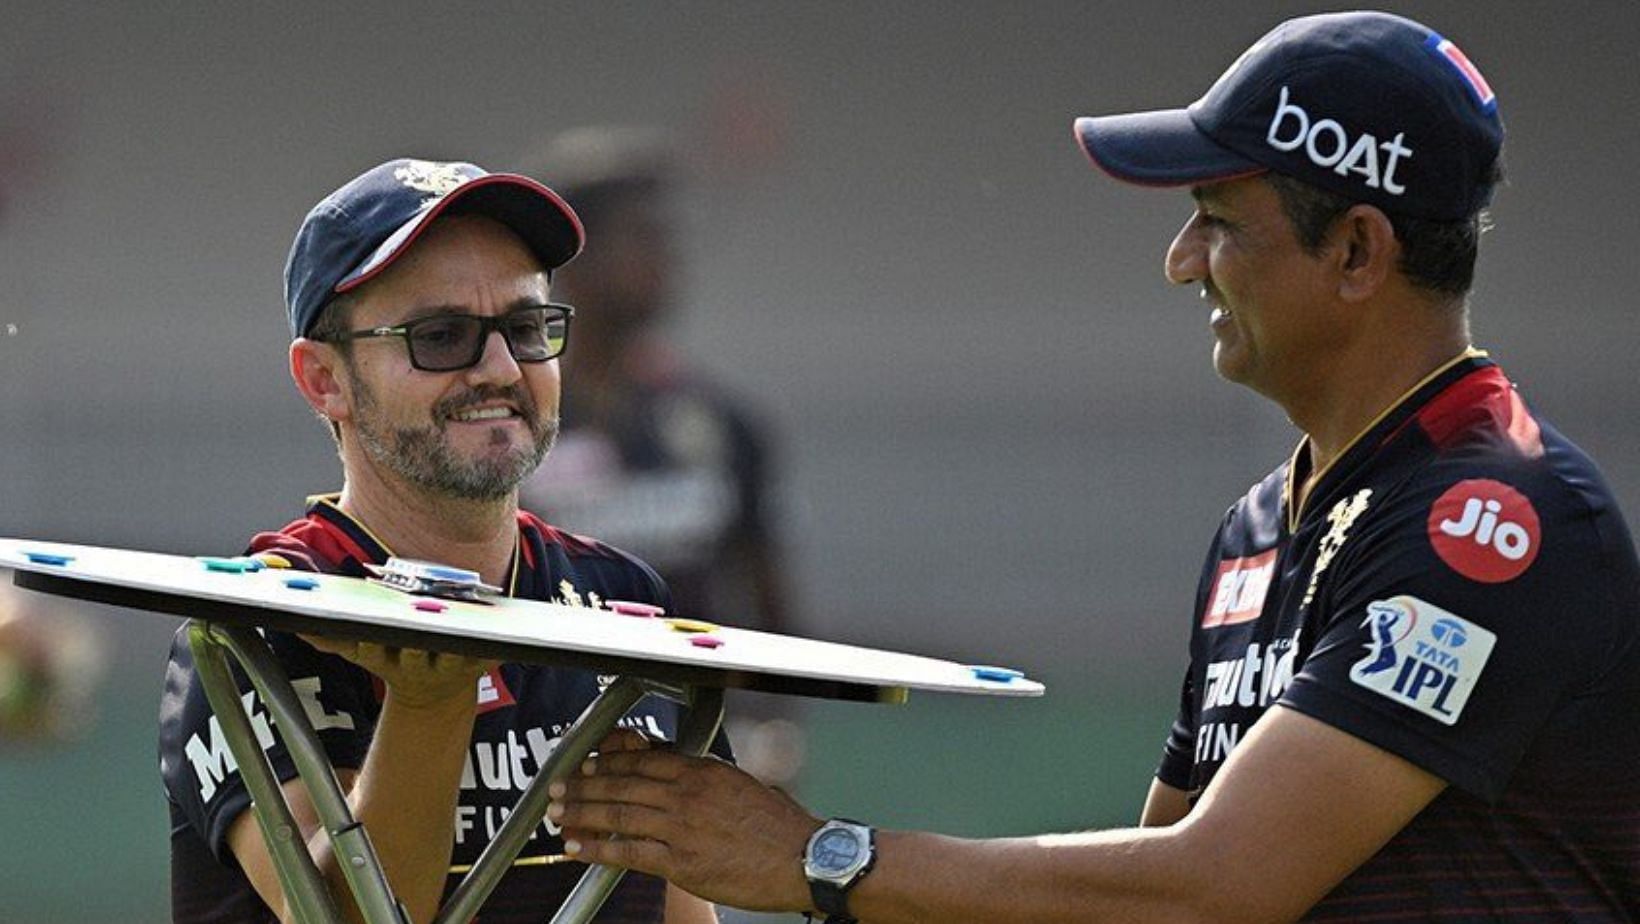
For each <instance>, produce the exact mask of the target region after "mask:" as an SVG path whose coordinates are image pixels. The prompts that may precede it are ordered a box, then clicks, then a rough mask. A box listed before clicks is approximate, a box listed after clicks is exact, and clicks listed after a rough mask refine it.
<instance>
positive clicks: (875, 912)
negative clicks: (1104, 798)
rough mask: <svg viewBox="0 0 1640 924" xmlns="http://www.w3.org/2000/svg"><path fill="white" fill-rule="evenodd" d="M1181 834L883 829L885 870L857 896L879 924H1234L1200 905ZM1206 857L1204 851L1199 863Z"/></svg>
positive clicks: (853, 902) (858, 909)
mask: <svg viewBox="0 0 1640 924" xmlns="http://www.w3.org/2000/svg"><path fill="white" fill-rule="evenodd" d="M1176 834H1177V832H1170V831H1169V830H1167V829H1145V830H1140V829H1129V830H1120V831H1103V832H1097V833H1086V834H1070V835H1049V836H1043V837H1028V838H1008V839H1000V840H984V841H976V840H963V839H959V838H952V837H944V836H940V835H935V834H919V833H906V832H894V831H883V832H879V833H878V839H877V845H878V847H877V849H878V862H877V867H876V869H874V870H873V871H872V872H871V873H870V874H869V875H867V876H866V877H865V878H864V879H862V880H861V881H860V884H859V885H858V886H857V887H856V888H855V889H854V890H853V892H852V894H851V895H850V898H849V908H850V910H851V912H853V914H854V915H856V916H857V917H859V918H860V919H862V920H866V921H871V922H872V924H900V922H904V924H914V922H924V921H931V920H938V921H948V922H953V924H955V922H964V921H974V922H986V924H1007V922H1012V921H1019V922H1031V924H1053V922H1061V921H1063V922H1067V924H1069V922H1077V924H1081V922H1086V921H1106V920H1108V921H1135V922H1143V921H1167V922H1182V924H1190V922H1193V921H1198V920H1200V921H1207V920H1215V921H1222V920H1227V919H1225V918H1222V917H1218V916H1215V915H1212V914H1209V913H1208V910H1207V909H1205V908H1203V907H1202V906H1201V905H1200V900H1201V899H1202V898H1203V896H1204V894H1209V892H1210V890H1208V889H1205V888H1204V887H1203V881H1204V877H1203V876H1202V875H1201V873H1204V872H1206V871H1205V870H1203V871H1199V872H1198V873H1197V874H1192V873H1190V872H1189V870H1190V868H1191V865H1192V863H1193V862H1194V861H1190V862H1187V860H1186V857H1185V856H1184V855H1183V851H1182V849H1181V847H1180V845H1179V843H1178V838H1177V836H1176ZM1196 859H1197V860H1199V859H1200V856H1199V853H1198V855H1197V857H1196Z"/></svg>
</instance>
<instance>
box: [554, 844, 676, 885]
mask: <svg viewBox="0 0 1640 924" xmlns="http://www.w3.org/2000/svg"><path fill="white" fill-rule="evenodd" d="M564 852H565V853H567V854H569V855H570V856H572V857H574V858H575V859H577V860H580V861H582V862H583V863H601V864H603V865H605V866H619V867H621V868H622V869H635V870H637V871H639V872H642V873H650V874H652V875H656V876H663V877H664V876H665V875H666V873H667V870H668V867H669V865H670V862H671V850H670V848H668V847H667V846H666V845H665V844H663V843H660V842H659V841H646V840H631V839H628V840H615V841H604V840H583V839H573V840H566V841H565V842H564Z"/></svg>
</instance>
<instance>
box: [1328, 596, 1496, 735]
mask: <svg viewBox="0 0 1640 924" xmlns="http://www.w3.org/2000/svg"><path fill="white" fill-rule="evenodd" d="M1361 628H1363V629H1365V630H1366V631H1367V643H1366V648H1367V655H1366V657H1364V658H1362V659H1361V660H1359V661H1357V662H1355V665H1354V666H1353V667H1351V668H1350V680H1352V681H1354V682H1355V683H1356V684H1357V685H1358V686H1362V687H1365V688H1367V689H1368V690H1371V691H1373V692H1374V693H1377V694H1379V695H1381V696H1384V697H1387V698H1389V699H1392V700H1394V701H1395V702H1398V703H1400V704H1401V705H1403V706H1406V707H1408V708H1410V709H1412V710H1414V711H1416V712H1421V713H1423V714H1424V715H1426V716H1429V717H1430V718H1432V719H1434V720H1435V721H1437V722H1440V723H1441V724H1443V725H1456V724H1457V722H1458V717H1459V716H1460V715H1462V714H1463V707H1464V704H1466V703H1468V702H1469V694H1470V692H1471V691H1472V690H1473V689H1474V688H1475V681H1476V680H1479V679H1480V676H1481V671H1483V670H1485V669H1486V660H1487V658H1489V657H1491V656H1492V646H1493V645H1495V644H1496V643H1497V640H1498V637H1497V636H1496V635H1494V634H1493V633H1491V632H1489V631H1487V630H1486V629H1483V628H1481V627H1480V626H1477V625H1475V624H1474V623H1472V622H1470V621H1469V620H1467V619H1464V618H1463V617H1461V616H1454V615H1453V614H1451V613H1448V612H1447V611H1446V610H1443V609H1441V608H1440V607H1438V606H1435V605H1434V604H1432V603H1426V602H1424V601H1423V600H1420V599H1418V598H1417V597H1411V596H1399V597H1393V598H1391V599H1389V600H1375V601H1373V602H1372V603H1369V604H1367V616H1366V618H1365V619H1363V620H1362V621H1361Z"/></svg>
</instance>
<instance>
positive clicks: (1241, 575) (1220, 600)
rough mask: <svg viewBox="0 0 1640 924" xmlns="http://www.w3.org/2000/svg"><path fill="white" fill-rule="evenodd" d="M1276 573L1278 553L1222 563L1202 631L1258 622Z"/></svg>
mask: <svg viewBox="0 0 1640 924" xmlns="http://www.w3.org/2000/svg"><path fill="white" fill-rule="evenodd" d="M1275 573H1276V550H1275V549H1271V550H1269V551H1268V552H1261V553H1259V554H1257V555H1252V556H1248V557H1246V558H1231V559H1228V560H1226V561H1221V562H1219V571H1218V575H1217V577H1215V578H1214V580H1213V593H1212V594H1211V595H1210V596H1209V597H1208V598H1207V609H1206V610H1204V611H1203V612H1202V628H1203V629H1211V628H1214V627H1215V626H1232V625H1235V624H1236V623H1238V622H1247V621H1248V620H1251V619H1257V618H1258V614H1259V613H1260V612H1262V611H1263V610H1264V598H1265V597H1266V596H1268V595H1269V593H1270V582H1271V580H1272V579H1273V578H1274V577H1275Z"/></svg>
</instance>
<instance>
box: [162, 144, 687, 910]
mask: <svg viewBox="0 0 1640 924" xmlns="http://www.w3.org/2000/svg"><path fill="white" fill-rule="evenodd" d="M581 243H582V232H581V225H580V221H579V220H578V219H577V218H576V216H575V214H574V212H573V211H572V210H571V209H570V208H569V207H568V206H567V205H565V204H564V202H563V200H561V199H560V198H559V197H558V196H557V195H556V194H555V193H553V192H552V191H551V190H549V189H547V188H546V187H544V186H541V185H540V184H538V183H536V182H534V181H533V180H529V179H526V178H524V177H521V176H515V175H509V174H489V173H486V172H485V171H483V170H481V169H479V168H478V167H475V166H473V165H471V164H464V163H432V162H428V161H417V160H396V161H391V162H389V163H386V164H382V165H381V166H379V167H376V168H374V169H372V170H370V171H367V172H366V173H364V174H362V175H361V176H359V177H357V178H356V179H354V180H352V181H351V182H349V183H348V184H346V185H345V186H343V187H341V188H340V189H338V190H337V191H336V192H334V193H332V194H331V195H330V196H329V197H327V198H326V199H324V200H323V201H321V202H320V203H319V204H318V205H317V206H315V207H314V208H313V210H312V211H311V212H309V213H308V216H307V218H306V220H305V221H304V222H303V223H302V226H301V229H300V230H299V231H298V232H297V236H296V242H295V244H294V246H293V247H292V249H291V253H290V259H289V262H288V264H287V267H286V275H285V293H286V302H287V306H288V309H289V317H290V326H291V334H292V337H293V342H292V343H291V346H290V371H291V375H292V377H293V378H294V380H295V383H296V387H297V390H298V391H299V392H300V393H301V395H302V397H303V398H304V399H306V401H307V402H308V404H309V405H310V406H311V407H312V408H313V409H314V410H315V411H316V412H317V413H318V414H319V416H320V417H322V418H323V419H324V420H325V421H327V422H328V423H329V426H330V427H331V432H332V434H333V435H334V437H335V439H336V444H337V449H338V452H339V454H340V456H341V461H342V473H343V485H342V490H341V492H340V493H339V494H335V495H327V496H320V497H316V498H313V499H311V500H310V501H309V506H308V509H307V512H306V514H305V515H304V516H303V517H301V518H300V519H297V520H296V521H294V522H292V523H290V524H288V525H287V526H285V527H284V528H283V529H281V530H279V531H277V532H269V533H262V534H260V535H258V536H256V537H255V538H254V539H253V540H252V541H251V543H250V548H249V550H248V551H249V552H250V553H252V554H257V555H260V556H262V557H263V558H264V559H265V560H266V561H267V562H268V563H269V564H272V565H275V566H283V567H297V568H305V569H311V570H318V571H325V572H334V573H340V574H347V575H352V576H356V577H362V576H366V575H367V571H366V567H365V566H367V565H377V564H382V563H384V562H385V561H386V560H387V558H388V557H389V556H398V557H401V558H410V559H422V560H430V561H436V562H440V563H443V564H447V565H453V566H456V567H459V568H464V569H467V570H469V571H472V572H476V573H477V574H478V575H479V577H480V578H481V579H482V580H483V581H484V582H485V583H487V584H491V585H495V586H499V587H501V588H504V589H505V590H506V592H507V593H509V594H511V595H514V596H518V597H526V598H530V599H537V600H552V601H555V602H558V603H565V604H569V605H572V606H588V607H597V606H599V604H600V601H601V600H608V599H623V600H638V601H644V602H648V603H652V604H656V605H659V606H663V607H665V606H668V605H669V604H670V596H669V594H668V592H667V589H666V586H665V585H664V584H663V583H662V582H661V580H660V578H659V577H657V576H656V574H655V573H654V571H652V570H651V569H650V568H649V567H648V566H647V565H645V564H643V563H642V562H640V561H638V560H637V559H635V558H632V557H631V556H629V555H626V554H625V553H623V552H620V551H618V550H616V549H613V548H610V547H608V546H606V545H603V544H601V543H599V542H596V541H593V540H589V539H585V538H581V537H575V536H570V535H568V534H566V533H563V532H560V531H559V530H557V529H555V528H553V527H552V526H549V525H547V524H546V523H544V522H542V521H541V520H540V519H538V518H536V517H535V516H533V515H531V514H530V513H528V512H525V511H522V510H520V509H519V508H518V493H517V492H518V485H519V484H520V483H521V482H522V481H523V479H524V478H525V477H526V476H528V475H529V474H530V473H531V472H532V471H533V470H534V469H535V467H536V465H537V464H538V463H539V462H540V461H541V459H542V457H543V456H544V455H545V454H546V453H547V451H548V450H549V449H550V448H551V446H552V442H553V438H554V436H555V435H556V434H557V431H558V403H559V389H560V381H559V370H558V356H559V355H560V354H561V353H562V352H563V351H564V349H565V347H566V346H567V343H568V337H569V326H570V321H571V318H572V317H573V314H574V312H573V310H572V309H571V308H570V307H569V306H566V305H560V304H555V303H553V302H552V301H551V300H550V292H551V272H552V270H553V269H555V268H557V267H558V266H561V265H562V264H564V263H565V262H567V261H568V260H569V259H571V258H572V257H574V256H575V254H576V253H577V252H578V251H579V250H580V249H581ZM267 638H268V642H269V644H270V646H271V647H272V648H273V650H274V652H275V654H276V655H277V656H278V657H279V659H280V661H281V663H282V665H283V667H284V669H285V671H286V673H287V674H288V675H289V677H290V678H291V681H292V685H293V686H294V687H295V688H296V689H297V690H298V691H299V692H300V695H302V696H303V697H304V700H305V705H306V706H307V708H308V712H309V716H310V718H312V720H313V723H314V727H315V728H316V729H317V730H318V732H319V735H320V738H321V740H322V741H323V743H324V745H325V747H326V750H327V752H328V754H329V756H330V758H331V761H332V763H333V764H334V766H335V767H336V768H337V776H338V778H339V780H340V781H341V782H342V785H343V788H344V789H346V790H347V792H348V800H349V802H350V803H351V805H352V809H353V812H354V814H355V816H356V817H357V818H358V820H359V821H360V822H362V823H363V824H364V825H365V826H366V828H367V829H368V830H369V832H370V837H371V840H372V842H373V843H374V845H375V848H376V851H377V853H378V855H379V858H380V860H381V862H382V866H383V868H384V870H385V871H386V873H387V876H388V880H389V882H390V883H391V884H392V886H393V887H394V889H395V891H396V893H397V894H398V896H399V898H400V900H401V901H402V902H403V903H404V905H405V908H406V910H407V911H408V913H409V919H408V920H410V921H414V922H425V921H429V920H431V919H432V917H433V915H434V913H435V911H436V910H437V908H438V907H439V905H440V903H441V901H442V899H443V898H444V897H446V896H447V893H448V892H449V890H451V889H452V888H453V887H454V886H455V884H456V883H457V882H459V880H460V876H459V875H455V874H453V872H452V866H453V865H466V864H471V863H473V862H474V861H475V860H476V859H477V857H478V855H479V854H480V852H481V851H482V850H483V848H484V847H485V846H486V845H487V844H488V842H489V840H490V838H491V837H492V836H493V835H494V834H495V832H496V830H497V829H498V828H499V826H500V825H501V822H502V821H503V820H504V818H505V816H506V813H507V811H508V810H509V809H510V808H511V807H512V805H513V804H514V803H515V802H516V801H517V799H518V796H519V795H520V794H521V793H522V792H523V790H524V788H525V787H526V786H527V785H528V783H529V781H530V778H531V777H532V776H533V774H534V773H535V772H536V771H537V770H538V769H539V767H540V765H541V763H542V761H543V759H544V758H545V757H546V755H547V753H548V751H549V750H550V749H551V747H552V745H553V743H554V742H555V741H556V739H557V738H558V737H559V736H560V735H561V734H563V732H564V730H565V729H566V728H567V727H568V726H569V724H570V723H571V722H572V721H574V719H575V717H576V716H578V715H579V714H580V713H581V711H582V710H583V709H584V708H585V707H586V706H587V705H588V704H589V703H590V702H591V701H592V699H593V698H594V697H595V696H596V695H597V693H598V690H599V685H598V680H597V678H596V677H595V676H594V675H593V674H590V673H587V672H585V671H577V670H565V669H557V668H545V667H536V666H525V665H518V664H486V663H481V662H478V661H475V660H473V659H470V658H464V657H458V656H452V655H448V654H438V653H432V652H425V651H413V650H403V649H395V648H386V647H383V646H381V645H377V644H369V643H352V642H338V641H333V640H317V639H313V640H304V639H301V638H297V637H294V636H290V635H287V634H283V633H276V632H269V633H267ZM246 689H249V688H248V687H247V688H246ZM160 718H161V728H160V759H161V770H162V773H163V775H164V781H165V787H166V793H167V795H168V797H169V801H170V810H171V822H172V825H171V849H172V854H171V855H172V905H173V910H172V915H173V919H174V920H175V921H177V922H198V924H203V922H212V924H222V922H230V924H239V922H269V921H276V920H277V921H288V920H291V919H292V916H293V914H294V912H293V910H292V909H290V908H287V907H286V906H285V903H284V896H283V894H282V893H281V891H280V888H279V884H278V878H277V875H276V873H275V869H274V865H273V862H272V860H271V859H270V857H269V854H268V851H267V848H266V847H265V846H264V843H263V840H262V835H261V833H260V831H259V830H258V826H257V823H256V821H255V818H254V816H253V814H252V813H251V812H248V811H246V809H247V808H248V807H249V803H250V796H249V794H248V793H247V791H246V789H245V786H244V784H243V783H242V782H241V780H240V778H239V776H238V774H237V773H236V772H235V771H234V768H233V765H232V763H231V761H230V760H228V759H227V758H226V750H225V744H224V742H223V741H222V739H221V733H220V731H219V730H218V728H217V727H216V726H217V721H216V719H215V718H214V716H213V715H212V714H211V710H210V706H209V704H208V703H207V701H206V699H205V695H204V691H203V689H202V688H201V686H200V684H199V679H198V676H197V675H196V674H195V672H194V668H193V664H192V660H191V658H190V656H189V650H188V645H187V641H186V638H185V637H184V636H183V635H182V634H179V635H178V639H177V642H176V644H175V645H174V647H173V649H172V653H171V663H170V665H169V668H168V670H167V673H166V689H165V694H164V699H163V702H162V704H161V715H160ZM677 720H678V710H677V707H676V706H675V705H673V704H671V703H669V702H665V701H659V700H656V699H654V698H650V699H646V700H644V701H643V702H641V703H640V704H639V705H638V706H637V707H636V708H635V709H634V710H633V711H632V712H631V713H629V714H628V716H627V718H626V719H625V720H623V721H624V722H625V723H627V724H630V725H631V726H633V727H635V728H641V729H642V730H643V731H644V732H645V733H647V734H648V735H650V736H652V737H657V738H663V739H664V738H668V737H670V736H672V735H673V734H674V733H675V731H676V726H677ZM267 750H268V754H269V757H270V758H271V760H272V763H273V766H274V769H275V771H276V773H277V774H278V775H279V777H280V779H281V780H284V781H286V785H285V792H286V795H287V797H288V798H289V800H290V802H291V807H292V810H293V813H294V814H295V817H296V819H297V820H298V823H299V824H300V825H301V826H302V834H303V836H304V837H305V838H306V839H307V840H308V843H309V846H310V849H311V851H312V853H313V855H314V857H315V858H316V860H317V861H318V863H319V865H320V868H321V870H322V871H323V872H324V874H325V875H326V877H327V879H328V880H329V882H330V883H331V885H332V892H333V893H334V894H335V896H336V897H337V899H338V904H339V906H340V907H342V908H344V909H345V910H346V912H347V914H348V915H349V916H350V917H354V918H356V915H357V909H355V908H353V907H352V899H351V893H350V892H349V891H348V890H347V889H346V888H345V886H344V885H343V884H342V883H343V879H342V877H341V873H340V870H339V868H338V866H337V864H336V862H335V859H334V857H333V856H332V855H331V853H330V850H329V843H328V839H327V838H326V837H325V836H324V835H323V834H322V832H319V831H318V824H317V821H316V819H315V817H314V811H313V808H312V806H311V804H310V803H309V802H308V799H307V797H306V794H305V791H304V790H303V789H302V787H301V786H300V784H299V783H298V782H296V781H295V780H294V776H295V770H294V767H293V765H292V763H291V760H290V758H289V756H288V755H287V753H286V751H285V748H284V745H283V744H282V743H281V742H280V741H279V740H278V739H277V737H271V736H270V741H269V743H268V745H267ZM582 869H583V867H582V866H581V865H580V864H578V863H573V862H563V857H562V844H561V842H560V840H559V838H558V831H557V829H556V827H555V826H551V825H545V824H544V825H542V826H541V828H539V829H538V830H537V831H536V832H535V833H534V835H532V841H531V846H530V847H529V848H527V849H526V851H525V857H524V858H523V859H522V860H521V862H520V863H519V864H518V865H516V866H515V867H514V868H513V869H512V870H511V871H510V872H509V873H508V874H507V875H506V876H505V877H504V878H503V879H502V881H501V884H500V886H499V887H498V888H497V890H496V891H495V893H494V894H493V895H492V896H491V897H490V899H489V901H488V903H487V904H486V905H485V907H484V909H483V920H484V921H485V922H486V924H503V922H525V921H528V922H531V924H535V922H539V921H542V920H545V919H546V918H547V917H549V916H550V915H551V914H552V912H553V911H554V910H556V909H557V907H558V906H559V904H561V903H562V901H563V899H564V898H565V897H566V896H567V895H568V894H569V891H570V888H571V887H572V886H573V885H574V883H575V881H576V879H577V878H578V877H579V875H580V872H581V870H582ZM604 915H605V917H604V918H601V920H618V921H623V922H655V924H659V922H662V921H665V922H668V924H706V922H710V921H713V920H714V918H713V916H712V912H711V909H710V907H709V906H707V905H706V904H705V903H704V902H702V901H700V900H699V899H696V898H694V897H692V896H689V895H685V894H683V893H681V892H676V891H673V890H669V889H667V887H666V886H665V884H664V883H662V882H661V881H660V880H658V879H655V878H653V877H647V876H640V877H628V878H627V879H626V880H625V881H624V882H623V883H622V884H621V885H620V886H619V888H618V890H617V891H616V893H615V895H614V897H613V898H611V899H610V901H609V903H608V905H607V906H606V910H605V911H604Z"/></svg>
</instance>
